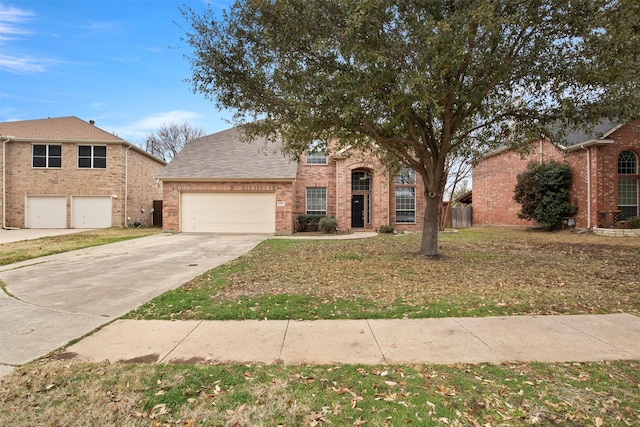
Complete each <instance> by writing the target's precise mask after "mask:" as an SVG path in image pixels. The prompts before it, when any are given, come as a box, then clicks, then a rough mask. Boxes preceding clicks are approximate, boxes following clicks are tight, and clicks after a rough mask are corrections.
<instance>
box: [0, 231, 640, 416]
mask: <svg viewBox="0 0 640 427" xmlns="http://www.w3.org/2000/svg"><path fill="white" fill-rule="evenodd" d="M132 231H133V230H132ZM81 240H87V242H85V243H86V244H91V243H92V242H94V243H95V242H96V241H101V239H98V238H97V237H96V238H95V239H94V238H92V237H89V236H85V238H84V239H81ZM34 243H35V244H34ZM31 245H32V246H40V245H42V246H46V245H47V241H43V242H31ZM3 246H4V245H3ZM69 247H73V245H71V246H69ZM418 247H419V236H411V235H409V236H399V237H395V236H390V235H386V236H378V237H376V238H373V239H366V240H353V241H293V240H269V241H266V242H264V243H262V244H260V245H259V246H258V247H257V248H255V249H254V250H253V251H251V252H249V253H248V254H246V255H245V256H242V257H240V258H239V259H236V260H234V261H231V262H229V263H227V264H225V265H223V266H220V267H219V268H216V269H214V270H211V271H209V272H207V273H205V274H203V275H201V276H199V277H198V278H196V279H194V280H193V281H191V282H189V283H187V284H185V285H184V286H182V287H181V288H179V289H176V290H173V291H170V292H167V293H165V294H163V295H161V296H159V297H158V298H156V299H154V300H153V301H151V302H150V303H149V304H146V305H144V306H142V307H140V308H139V309H138V310H136V311H135V312H133V313H131V314H130V315H129V317H135V318H148V319H227V318H228V319H264V318H268V319H334V318H402V317H408V318H420V317H443V316H488V315H497V314H527V313H536V314H550V313H554V314H555V313H594V312H603V313H604V312H619V311H626V312H629V313H632V314H636V315H638V314H640V299H639V298H638V295H639V294H640V283H639V278H638V268H639V267H640V264H639V262H640V261H639V260H638V253H640V251H639V250H640V241H638V240H637V239H614V238H603V237H599V236H593V235H574V234H569V233H540V232H532V231H523V230H505V229H494V228H480V229H475V228H474V229H469V230H465V231H462V232H459V233H456V234H445V235H442V236H441V240H440V251H441V253H443V254H444V258H443V259H441V260H439V261H432V260H426V259H424V258H422V257H419V256H417V255H416V252H417V249H418ZM53 357H55V355H54V356H53ZM0 425H12V426H13V425H15V426H32V425H69V426H80V425H82V426H84V425H94V426H102V425H117V426H125V427H126V426H135V427H137V426H171V425H175V426H181V427H195V426H252V427H253V426H279V425H283V426H328V425H335V426H361V425H364V426H406V425H416V426H447V425H450V426H529V425H543V426H551V425H567V426H569V425H570V426H574V425H575V426H600V425H602V426H631V425H640V365H639V364H638V361H618V362H602V363H553V364H545V363H517V362H514V363H503V364H499V365H491V364H478V365H453V366H441V365H415V366H407V365H388V366H386V365H385V366H383V365H380V366H354V365H336V366H306V365H301V366H282V365H269V366H262V365H164V364H158V365H153V364H151V365H147V364H109V363H100V364H89V363H82V362H78V361H70V360H54V359H43V360H40V361H36V362H33V363H30V364H28V365H26V366H23V367H21V368H18V369H17V370H16V371H15V372H14V373H13V374H11V375H8V376H6V377H5V378H3V379H2V382H1V383H0Z"/></svg>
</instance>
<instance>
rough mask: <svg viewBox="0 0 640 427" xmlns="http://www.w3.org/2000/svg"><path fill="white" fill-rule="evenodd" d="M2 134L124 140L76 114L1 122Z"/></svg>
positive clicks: (28, 137)
mask: <svg viewBox="0 0 640 427" xmlns="http://www.w3.org/2000/svg"><path fill="white" fill-rule="evenodd" d="M0 135H2V136H11V137H12V138H13V139H25V140H27V139H28V140H47V141H105V142H107V141H117V142H124V140H123V139H122V138H119V137H117V136H115V135H112V134H110V133H109V132H106V131H104V130H102V129H100V128H99V127H96V126H94V125H93V124H92V123H87V122H85V121H84V120H80V119H79V118H77V117H75V116H69V117H57V118H48V119H37V120H22V121H16V122H4V123H0Z"/></svg>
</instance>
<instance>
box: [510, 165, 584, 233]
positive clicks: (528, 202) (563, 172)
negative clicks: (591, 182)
mask: <svg viewBox="0 0 640 427" xmlns="http://www.w3.org/2000/svg"><path fill="white" fill-rule="evenodd" d="M517 178H518V183H517V184H516V187H515V189H514V195H513V199H514V200H515V201H516V202H518V203H519V204H520V205H521V209H520V213H518V217H519V218H523V219H526V220H532V219H534V220H536V221H538V223H539V224H540V226H541V227H542V228H544V229H547V230H557V229H558V228H560V226H561V224H562V220H563V218H566V217H570V216H572V215H574V214H575V213H576V212H577V211H578V207H577V206H576V205H574V204H571V203H570V202H569V186H570V185H571V168H570V167H569V166H568V165H566V164H562V163H558V162H556V161H550V162H547V163H540V162H531V163H529V165H528V166H527V170H525V171H524V172H522V173H520V174H518V177H517Z"/></svg>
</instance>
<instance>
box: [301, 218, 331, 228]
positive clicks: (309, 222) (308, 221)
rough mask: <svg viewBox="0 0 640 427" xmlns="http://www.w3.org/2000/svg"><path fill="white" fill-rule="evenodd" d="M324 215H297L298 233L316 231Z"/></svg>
mask: <svg viewBox="0 0 640 427" xmlns="http://www.w3.org/2000/svg"><path fill="white" fill-rule="evenodd" d="M325 217H326V215H298V226H299V227H300V231H318V226H319V224H320V220H321V219H322V218H325Z"/></svg>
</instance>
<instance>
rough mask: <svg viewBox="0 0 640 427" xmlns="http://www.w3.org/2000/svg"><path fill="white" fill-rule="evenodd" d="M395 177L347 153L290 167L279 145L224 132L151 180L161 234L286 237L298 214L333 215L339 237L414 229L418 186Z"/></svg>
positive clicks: (406, 174)
mask: <svg viewBox="0 0 640 427" xmlns="http://www.w3.org/2000/svg"><path fill="white" fill-rule="evenodd" d="M398 175H399V176H398V177H394V178H393V179H389V174H388V173H387V172H386V171H385V169H384V168H383V167H382V166H381V164H380V163H379V162H377V161H375V160H374V159H373V158H372V157H370V156H366V155H363V154H361V153H350V152H349V151H348V150H346V151H343V152H341V153H338V154H334V155H329V156H325V155H323V154H319V153H306V154H304V155H303V156H302V157H301V159H300V161H298V162H295V161H292V160H290V159H289V158H287V157H286V156H284V155H283V154H282V151H281V145H279V144H274V143H271V144H267V143H266V141H265V140H256V141H254V142H253V143H249V144H248V143H243V142H241V141H240V138H239V136H238V131H237V130H236V129H229V130H226V131H222V132H219V133H216V134H213V135H208V136H205V137H203V138H200V139H197V140H194V141H191V142H189V143H188V144H187V145H186V146H185V147H184V148H183V149H182V151H181V152H180V153H178V155H177V156H175V157H174V158H173V160H172V161H171V162H170V163H169V164H168V165H167V166H166V167H165V168H164V169H163V170H162V171H161V172H160V173H159V174H158V176H157V177H158V178H159V179H160V180H161V181H162V182H163V228H164V229H165V230H168V231H183V232H235V233H242V232H262V233H278V234H290V233H293V232H295V231H297V229H296V224H297V218H298V215H301V214H324V215H331V216H334V217H335V218H336V219H337V220H338V228H339V229H340V230H343V231H347V230H377V229H379V228H380V226H381V225H393V226H394V228H395V229H396V230H419V229H421V227H422V216H423V212H424V208H425V205H424V203H425V202H424V197H422V194H423V191H422V186H421V182H419V181H420V180H416V179H415V174H414V173H413V172H412V171H407V170H402V172H401V173H399V174H398Z"/></svg>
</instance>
